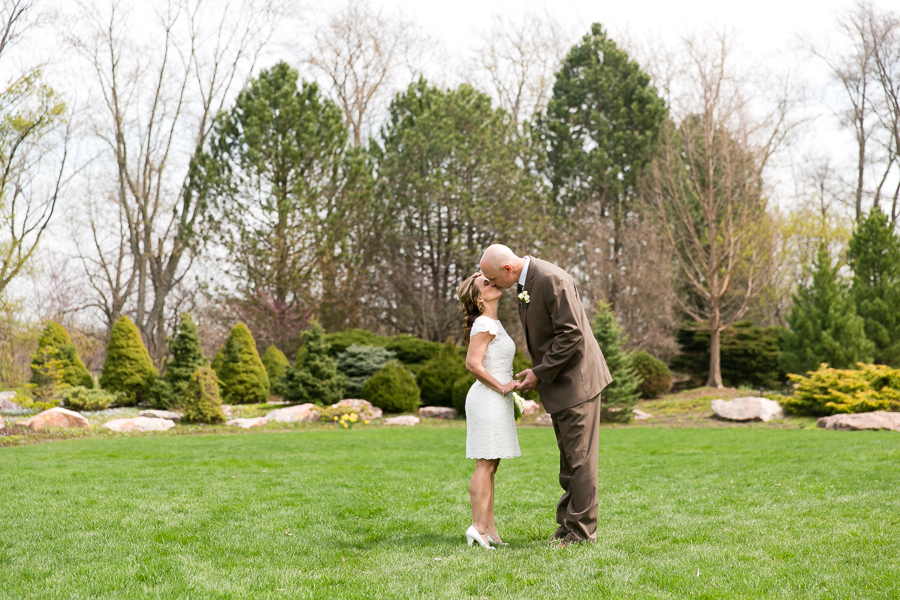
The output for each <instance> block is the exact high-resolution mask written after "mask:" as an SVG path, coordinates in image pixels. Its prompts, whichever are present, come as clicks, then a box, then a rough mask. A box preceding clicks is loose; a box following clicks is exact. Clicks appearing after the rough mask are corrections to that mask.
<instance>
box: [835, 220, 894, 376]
mask: <svg viewBox="0 0 900 600" xmlns="http://www.w3.org/2000/svg"><path fill="white" fill-rule="evenodd" d="M847 262H848V264H849V265H850V268H852V269H853V286H852V288H851V294H852V296H853V300H854V302H855V303H856V312H857V314H858V315H859V316H860V317H862V319H863V322H864V323H865V330H866V337H868V338H869V340H871V341H872V343H874V344H875V362H877V363H880V364H886V365H891V366H892V367H897V366H900V236H898V235H897V234H896V233H894V228H893V226H892V224H891V222H890V221H889V220H888V217H887V215H885V214H884V213H883V212H881V209H879V208H877V207H876V208H873V209H872V211H871V212H870V213H869V215H868V216H867V217H866V218H865V219H863V221H862V222H861V223H860V224H859V225H858V226H857V228H856V231H855V232H854V233H853V237H851V238H850V244H849V249H848V251H847Z"/></svg>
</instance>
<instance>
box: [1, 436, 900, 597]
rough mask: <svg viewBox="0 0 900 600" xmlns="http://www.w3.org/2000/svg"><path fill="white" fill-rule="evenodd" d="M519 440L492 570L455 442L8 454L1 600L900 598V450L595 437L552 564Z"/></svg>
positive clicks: (277, 441) (416, 439)
mask: <svg viewBox="0 0 900 600" xmlns="http://www.w3.org/2000/svg"><path fill="white" fill-rule="evenodd" d="M519 439H520V442H521V446H522V452H523V457H522V458H520V459H517V460H510V461H503V463H502V464H501V466H500V471H499V473H498V476H497V514H498V525H499V529H500V532H501V533H502V534H503V535H504V537H505V538H506V541H507V542H509V544H510V545H509V547H507V548H502V549H500V550H497V551H494V552H486V551H483V550H481V549H478V548H468V547H466V546H465V545H464V542H463V532H464V530H465V529H466V527H467V526H468V525H469V523H470V512H469V505H468V480H469V476H470V474H471V471H472V468H473V461H466V460H465V459H464V458H463V454H464V446H465V430H464V429H462V428H414V429H403V428H398V429H389V428H378V429H355V430H349V431H347V430H322V429H320V430H308V431H296V432H266V433H258V434H254V435H230V436H229V435H205V436H180V437H119V438H114V437H110V438H100V439H79V440H71V441H63V442H55V443H49V444H36V445H30V446H21V447H11V448H3V449H0V596H2V597H3V598H32V597H33V598H491V599H493V598H626V597H628V598H890V597H900V566H898V563H900V560H898V552H900V550H898V549H900V533H898V529H900V528H898V525H900V493H898V492H900V434H897V433H894V432H835V431H824V430H796V429H795V430H788V429H761V428H729V429H717V428H707V429H660V428H651V427H633V428H613V429H604V430H603V431H602V432H601V457H600V465H601V466H600V481H601V487H600V504H601V508H600V514H601V518H600V530H599V536H598V543H596V544H594V545H590V546H588V545H585V546H580V547H576V548H572V549H568V550H556V549H554V548H552V547H551V545H550V544H549V543H548V542H547V537H548V536H549V535H550V534H551V533H552V532H553V530H554V528H555V524H554V520H553V514H554V512H553V509H554V506H555V502H556V500H557V498H558V495H559V488H558V485H557V482H556V474H557V460H558V456H557V452H556V446H555V441H554V439H553V432H552V431H551V430H549V429H537V428H535V429H522V430H520V432H519Z"/></svg>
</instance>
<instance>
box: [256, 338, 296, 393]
mask: <svg viewBox="0 0 900 600" xmlns="http://www.w3.org/2000/svg"><path fill="white" fill-rule="evenodd" d="M262 364H263V366H264V367H265V368H266V374H268V376H269V386H270V387H271V391H272V393H273V394H275V395H276V396H282V397H284V378H285V376H286V375H287V372H288V369H290V368H291V363H289V362H288V359H287V356H285V355H284V352H282V351H281V350H279V349H278V348H276V347H275V346H269V347H268V348H266V352H265V354H263V357H262Z"/></svg>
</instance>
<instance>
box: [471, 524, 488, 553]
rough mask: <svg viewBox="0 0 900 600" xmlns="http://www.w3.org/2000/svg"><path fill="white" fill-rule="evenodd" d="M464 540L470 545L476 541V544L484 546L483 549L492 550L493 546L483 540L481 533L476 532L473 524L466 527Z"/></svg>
mask: <svg viewBox="0 0 900 600" xmlns="http://www.w3.org/2000/svg"><path fill="white" fill-rule="evenodd" d="M466 542H467V543H468V544H469V545H470V546H471V545H472V543H473V542H478V545H479V546H481V547H482V548H484V549H485V550H493V549H494V547H493V546H491V545H490V544H488V543H487V542H486V541H484V538H482V537H481V534H480V533H478V530H477V529H475V526H474V525H471V526H469V528H468V529H466Z"/></svg>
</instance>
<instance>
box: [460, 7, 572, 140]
mask: <svg viewBox="0 0 900 600" xmlns="http://www.w3.org/2000/svg"><path fill="white" fill-rule="evenodd" d="M480 37H481V39H480V44H479V45H478V47H476V49H475V52H474V63H475V66H476V67H477V68H476V69H471V70H470V72H469V73H468V74H467V75H468V78H469V79H470V81H471V83H472V84H473V85H474V86H478V87H482V88H483V89H486V90H487V91H488V92H489V93H490V94H491V95H492V96H493V97H494V98H495V99H496V100H497V102H498V104H499V106H500V107H501V108H503V109H504V110H505V111H506V112H508V113H509V114H510V116H511V117H512V120H513V123H515V124H516V126H517V127H520V126H521V125H523V124H525V123H533V122H534V121H535V119H536V118H537V117H538V115H539V114H540V113H541V112H542V111H543V110H544V108H545V107H546V106H547V101H548V100H549V99H550V95H551V93H552V90H553V82H554V78H555V75H556V71H557V70H558V69H559V66H560V63H562V60H563V58H565V55H566V52H567V51H568V50H569V48H570V47H571V46H572V44H573V43H574V41H575V38H576V36H575V35H574V34H572V33H571V32H569V31H567V30H566V28H565V27H564V26H563V25H562V24H561V23H560V22H559V21H558V20H556V19H555V18H554V16H553V15H552V14H550V13H549V12H543V13H539V12H534V11H532V12H527V13H525V14H523V15H522V16H521V17H519V18H513V17H509V16H505V15H497V16H495V17H494V21H493V24H492V26H491V28H490V29H489V30H487V31H484V32H482V34H481V36H480Z"/></svg>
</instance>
